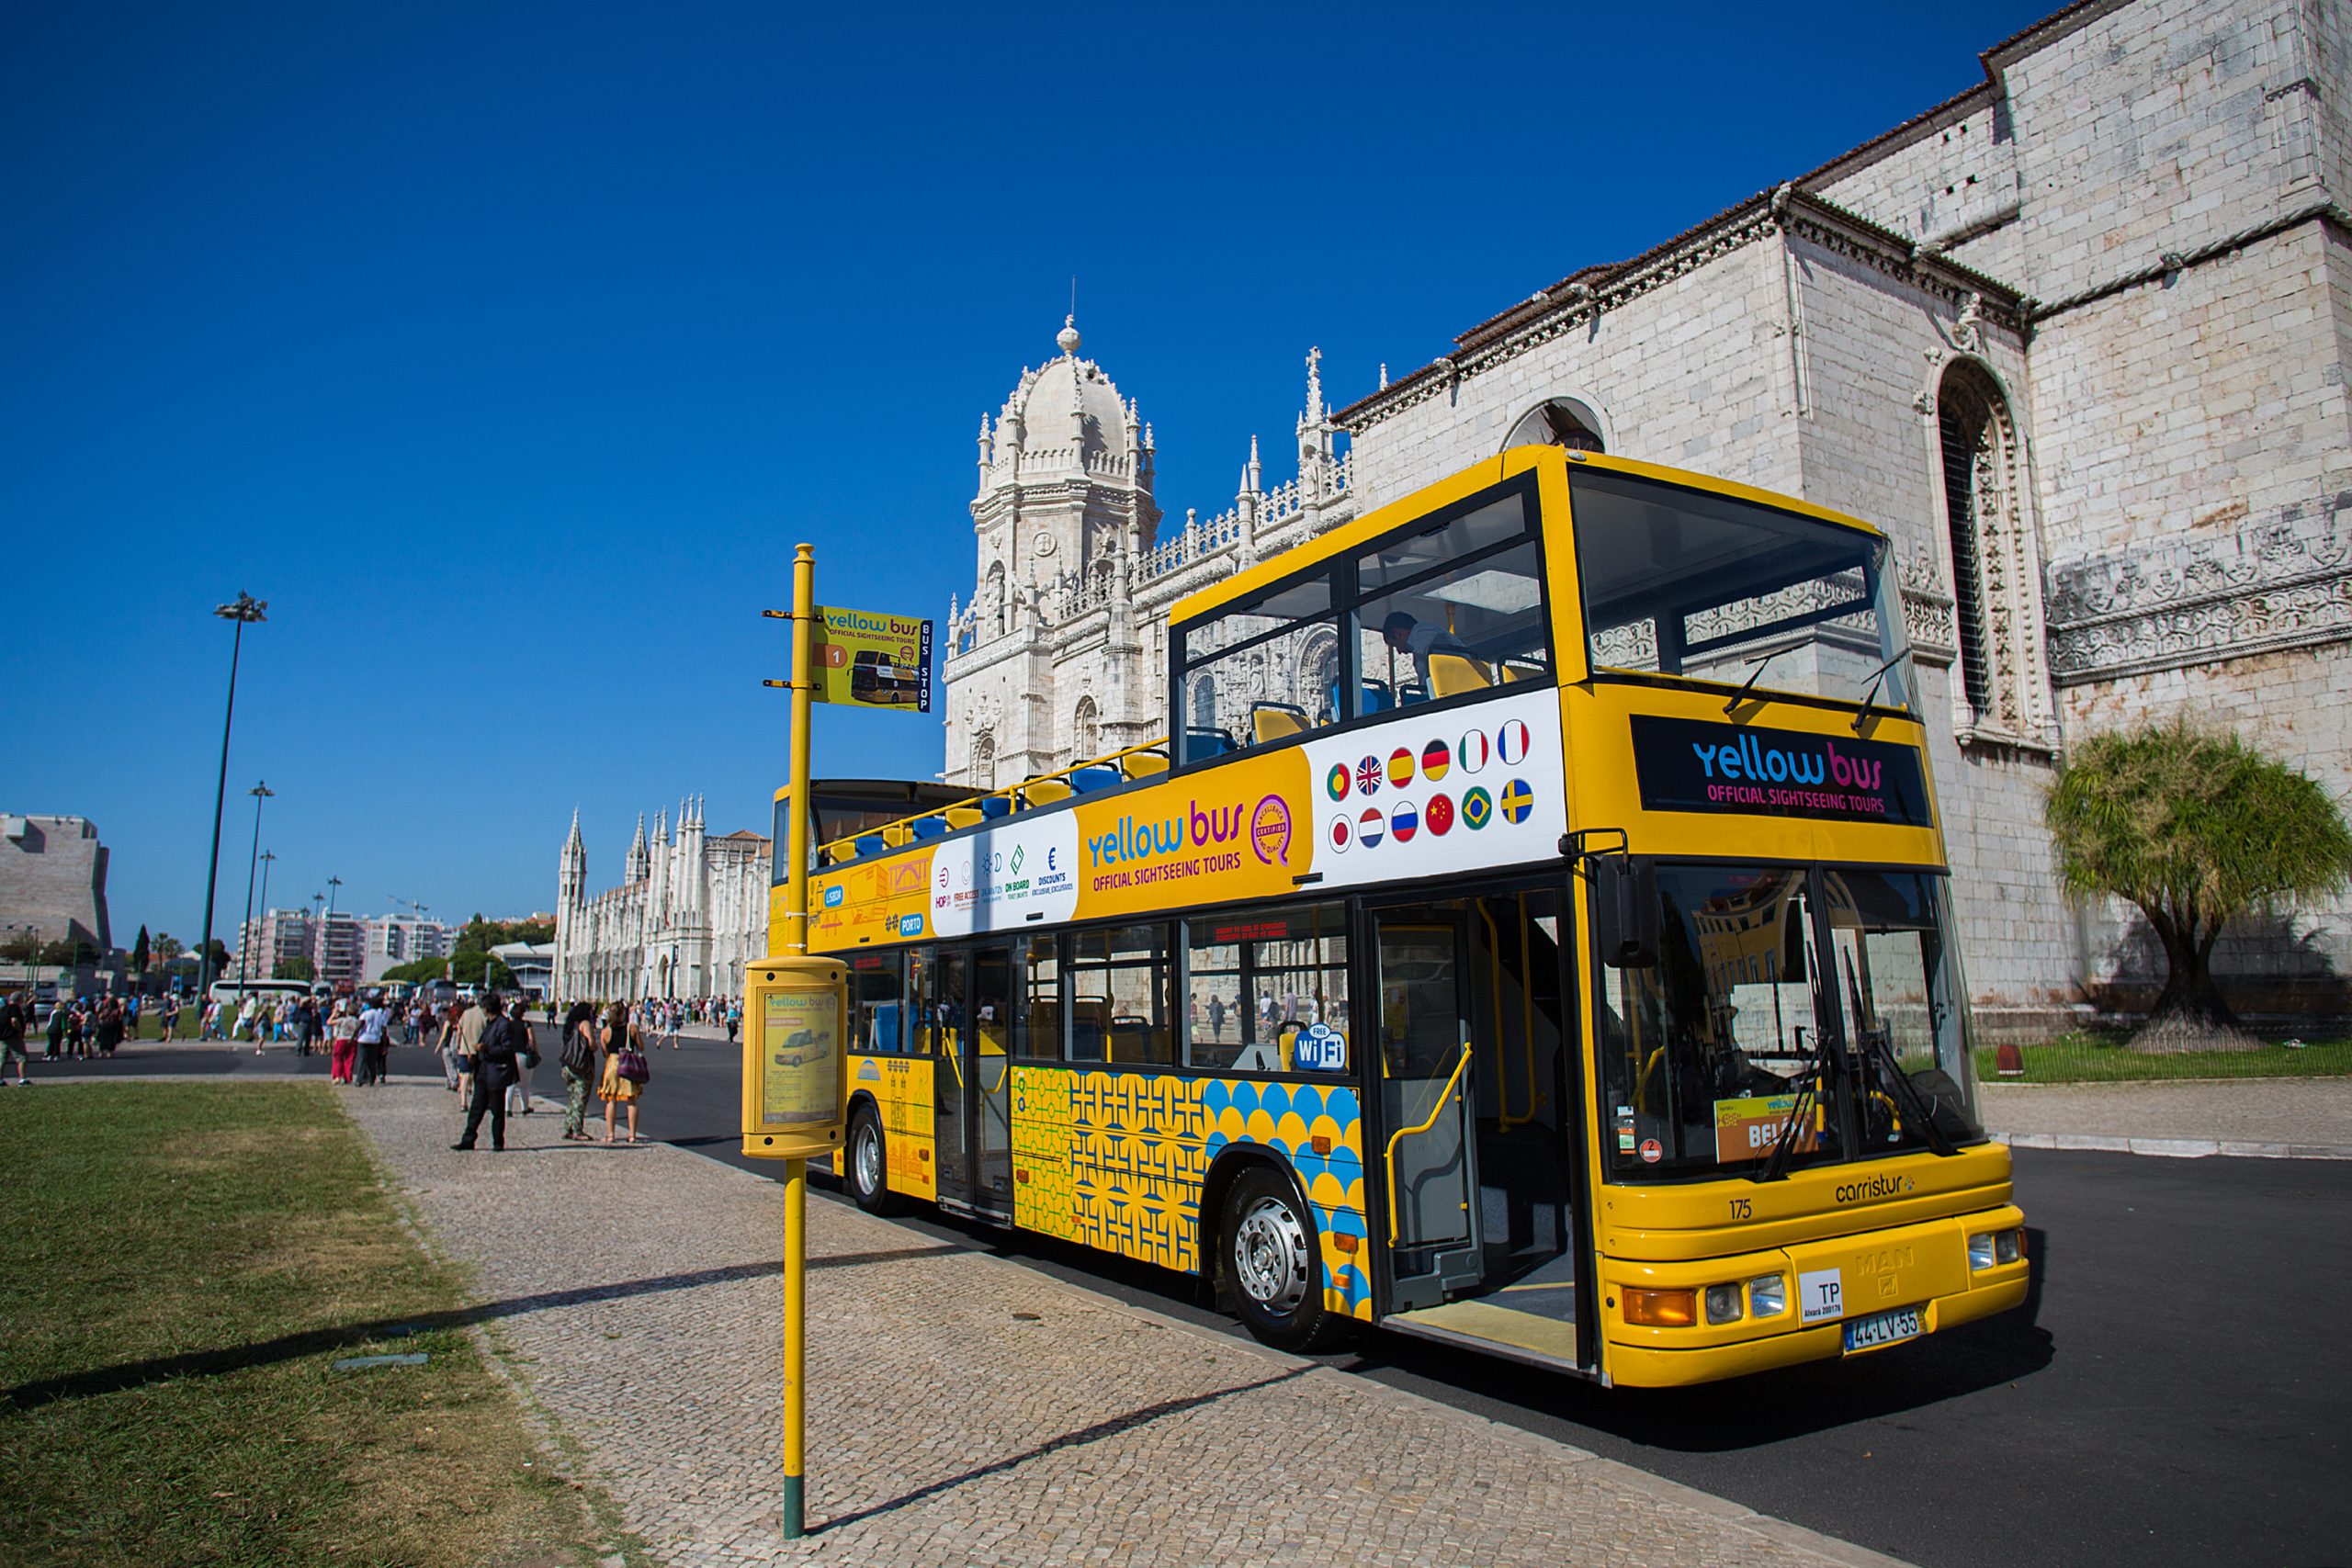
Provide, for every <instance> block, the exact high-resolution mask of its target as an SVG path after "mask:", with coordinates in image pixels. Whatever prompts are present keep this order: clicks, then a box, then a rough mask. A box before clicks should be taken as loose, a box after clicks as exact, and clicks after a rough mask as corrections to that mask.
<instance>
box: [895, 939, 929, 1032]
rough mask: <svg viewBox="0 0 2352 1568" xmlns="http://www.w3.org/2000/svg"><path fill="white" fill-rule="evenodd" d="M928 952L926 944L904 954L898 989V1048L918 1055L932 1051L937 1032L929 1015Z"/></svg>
mask: <svg viewBox="0 0 2352 1568" xmlns="http://www.w3.org/2000/svg"><path fill="white" fill-rule="evenodd" d="M932 965H933V960H932V952H931V949H929V948H927V947H919V948H916V949H915V950H914V951H913V952H911V953H908V954H907V987H906V989H905V990H903V991H901V992H900V993H899V995H900V997H901V998H904V999H903V1000H902V1001H901V1002H900V1003H899V1050H901V1051H908V1052H911V1053H913V1054H914V1055H918V1056H928V1055H931V1054H932V1052H933V1039H934V1037H935V1036H936V1034H937V1020H936V1019H935V1018H934V1017H933V1010H932V997H931V984H932Z"/></svg>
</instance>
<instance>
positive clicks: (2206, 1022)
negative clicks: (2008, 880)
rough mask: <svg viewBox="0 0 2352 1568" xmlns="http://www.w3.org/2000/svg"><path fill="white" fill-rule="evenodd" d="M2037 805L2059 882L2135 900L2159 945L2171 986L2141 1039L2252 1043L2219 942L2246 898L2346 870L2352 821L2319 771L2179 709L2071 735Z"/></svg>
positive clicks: (2141, 1045) (2306, 886) (2325, 889)
mask: <svg viewBox="0 0 2352 1568" xmlns="http://www.w3.org/2000/svg"><path fill="white" fill-rule="evenodd" d="M2043 815H2044V818H2045V819H2046V820H2047V821H2048V823H2049V826H2050V832H2051V836H2052V840H2054V841H2055V844H2056V847H2057V852H2058V876H2059V881H2060V883H2061V885H2062V886H2064V888H2065V890H2066V891H2067V892H2068V893H2069V894H2072V895H2073V896H2075V897H2093V896H2097V895H2100V894H2112V895H2113V896H2115V897H2119V898H2123V899H2127V900H2129V901H2130V902H2131V903H2133V904H2136V905H2138V906H2139V908H2140V912H2141V913H2142V914H2143V915H2144V916H2146V917H2147V921H2148V925H2149V928H2150V929H2151V930H2153V931H2154V932H2155V934H2156V940H2157V941H2158V942H2160V943H2162V944H2163V946H2164V953H2165V984H2164V989H2163V990H2162V991H2161V992H2159V993H2158V994H2157V997H2156V1001H2155V1005H2154V1007H2153V1008H2151V1009H2149V1010H2148V1017H2147V1021H2146V1022H2144V1023H2143V1024H2142V1025H2141V1026H2140V1029H2139V1032H2137V1033H2135V1034H2134V1035H2133V1036H2132V1038H2131V1045H2132V1048H2133V1049H2134V1050H2140V1051H2211V1050H2243V1049H2248V1048H2251V1047H2252V1046H2254V1045H2256V1043H2258V1042H2256V1040H2254V1038H2253V1037H2252V1036H2251V1035H2249V1034H2248V1033H2247V1032H2246V1031H2245V1028H2244V1027H2243V1026H2242V1025H2241V1024H2240V1023H2239V1022H2238V1020H2237V1015H2236V1014H2235V1013H2234V1012H2233V1011H2232V1010H2231V1009H2230V1005H2229V1003H2228V1001H2226V1000H2225V999H2224V998H2222V992H2221V987H2218V986H2216V985H2215V984H2214V983H2213V970H2212V954H2213V943H2214V942H2216V941H2218V940H2219V939H2220V937H2221V934H2222V928H2223V927H2224V926H2226V925H2228V924H2229V922H2230V921H2231V920H2232V919H2234V918H2235V917H2237V916H2238V915H2240V914H2243V913H2245V911H2246V910H2248V909H2250V908H2255V907H2256V906H2260V905H2267V904H2269V903H2272V902H2273V901H2275V900H2278V899H2281V898H2294V897H2310V896H2312V895H2316V894H2322V893H2329V892H2333V891H2334V890H2335V889H2336V888H2338V887H2341V886H2344V884H2345V882H2346V878H2347V877H2352V829H2347V828H2346V825H2345V820H2344V814H2343V812H2342V811H2340V810H2339V809H2338V808H2337V807H2336V804H2335V802H2334V801H2333V800H2331V799H2329V798H2328V796H2327V793H2326V792H2325V791H2324V790H2323V789H2321V788H2320V786H2319V784H2317V783H2316V782H2314V781H2313V780H2312V779H2310V778H2308V777H2306V776H2305V775H2304V774H2302V773H2300V772H2298V771H2296V770H2295V769H2293V768H2291V767H2289V766H2288V765H2287V764H2286V763H2284V762H2280V761H2275V760H2274V759H2272V758H2269V757H2266V756H2264V755H2263V754H2262V753H2261V752H2259V751H2256V750H2254V749H2253V748H2252V747H2250V746H2248V745H2246V744H2245V742H2244V741H2243V740H2241V739H2238V738H2237V737H2235V736H2233V735H2213V734H2208V733H2205V732H2203V731H2201V730H2198V729H2195V728H2191V727H2190V726H2189V725H2188V723H2186V722H2185V721H2175V722H2173V723H2170V724H2151V725H2144V726H2142V727H2141V728H2136V729H2131V730H2124V731H2118V732H2115V733H2111V734H2107V735H2098V736H2093V737H2092V738H2091V739H2088V740H2086V741H2085V742H2083V743H2082V744H2081V745H2080V746H2077V747H2075V749H2074V754H2073V755H2072V756H2071V757H2070V758H2068V760H2067V761H2066V763H2065V765H2064V767H2063V768H2062V769H2061V770H2060V772H2059V774H2058V778H2057V782H2056V783H2055V784H2052V786H2051V789H2050V795H2049V798H2048V800H2047V802H2046V803H2045V806H2044V811H2043Z"/></svg>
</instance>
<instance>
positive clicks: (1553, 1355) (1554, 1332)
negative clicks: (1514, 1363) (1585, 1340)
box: [1380, 1302, 1577, 1371]
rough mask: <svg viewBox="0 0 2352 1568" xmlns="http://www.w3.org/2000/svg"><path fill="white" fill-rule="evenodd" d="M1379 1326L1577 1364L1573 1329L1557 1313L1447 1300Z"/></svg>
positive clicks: (1544, 1360)
mask: <svg viewBox="0 0 2352 1568" xmlns="http://www.w3.org/2000/svg"><path fill="white" fill-rule="evenodd" d="M1380 1321H1381V1323H1382V1325H1383V1326H1385V1327H1388V1328H1396V1329H1401V1330H1402V1331H1404V1332H1405V1333H1407V1334H1414V1335H1419V1336H1420V1337H1422V1338H1425V1339H1441V1340H1444V1341H1447V1342H1449V1343H1452V1344H1456V1345H1467V1346H1470V1347H1472V1348H1476V1349H1481V1350H1486V1351H1488V1352H1490V1353H1495V1354H1499V1355H1505V1356H1510V1357H1511V1358H1512V1359H1515V1360H1521V1361H1534V1362H1536V1363H1538V1364H1540V1365H1543V1366H1549V1367H1565V1368H1566V1369H1568V1370H1569V1371H1576V1370H1577V1327H1576V1325H1575V1324H1573V1323H1570V1322H1566V1321H1564V1320H1563V1319H1560V1318H1556V1317H1546V1316H1543V1315H1539V1314H1535V1313H1532V1312H1517V1311H1514V1310H1513V1309H1511V1308H1510V1307H1507V1306H1497V1305H1496V1304H1495V1303H1492V1302H1448V1303H1445V1304H1444V1305H1443V1306H1433V1307H1423V1308H1421V1309H1420V1310H1419V1311H1418V1312H1404V1313H1397V1314H1392V1315H1390V1316H1388V1317H1385V1318H1383V1319H1381V1320H1380Z"/></svg>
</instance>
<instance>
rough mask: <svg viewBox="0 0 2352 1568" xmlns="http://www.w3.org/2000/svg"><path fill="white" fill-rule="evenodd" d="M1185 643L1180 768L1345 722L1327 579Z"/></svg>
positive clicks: (1290, 587)
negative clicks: (1341, 719) (1184, 764)
mask: <svg viewBox="0 0 2352 1568" xmlns="http://www.w3.org/2000/svg"><path fill="white" fill-rule="evenodd" d="M1182 637H1183V647H1182V671H1181V673H1180V674H1179V677H1178V684H1177V691H1178V692H1179V693H1181V694H1182V702H1180V704H1179V705H1178V707H1179V712H1180V714H1181V716H1182V720H1183V723H1182V725H1181V726H1180V727H1179V728H1180V733H1181V735H1182V740H1183V746H1182V757H1180V758H1179V759H1178V760H1179V761H1199V760H1200V759H1202V758H1204V757H1213V756H1216V755H1219V754H1221V753H1223V752H1226V751H1232V750H1240V749H1242V748H1244V747H1248V746H1256V745H1260V744H1262V743H1266V742H1270V741H1275V740H1285V739H1290V738H1291V737H1293V736H1296V735H1304V734H1306V732H1308V731H1309V730H1314V729H1320V728H1323V727H1324V726H1325V725H1328V724H1332V723H1335V722H1337V721H1338V720H1339V719H1340V717H1341V716H1342V714H1341V710H1340V701H1339V698H1340V631H1339V621H1338V619H1337V617H1336V616H1335V615H1333V613H1332V604H1331V579H1330V575H1329V573H1328V572H1325V573H1321V574H1318V575H1317V576H1314V577H1309V578H1307V579H1306V580H1305V581H1298V582H1292V583H1286V584H1284V585H1283V586H1282V587H1280V588H1277V589H1274V590H1272V592H1267V593H1263V594H1261V595H1259V596H1258V597H1257V598H1255V599H1252V600H1249V601H1247V602H1246V603H1243V604H1237V605H1234V606H1232V607H1230V608H1228V609H1226V610H1224V611H1222V612H1220V613H1219V614H1217V615H1216V616H1215V617H1213V618H1212V619H1209V620H1205V621H1202V622H1200V623H1198V624H1196V625H1193V626H1187V627H1185V628H1184V630H1183V632H1182Z"/></svg>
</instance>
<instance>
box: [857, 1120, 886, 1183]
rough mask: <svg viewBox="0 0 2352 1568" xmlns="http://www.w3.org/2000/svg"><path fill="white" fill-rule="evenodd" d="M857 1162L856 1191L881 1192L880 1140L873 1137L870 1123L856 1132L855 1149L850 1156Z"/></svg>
mask: <svg viewBox="0 0 2352 1568" xmlns="http://www.w3.org/2000/svg"><path fill="white" fill-rule="evenodd" d="M851 1157H853V1158H854V1159H855V1160H856V1161H857V1190H859V1191H860V1192H879V1191H881V1190H882V1140H881V1139H880V1138H878V1137H876V1135H875V1133H874V1128H873V1125H872V1123H870V1122H869V1123H865V1124H863V1125H861V1126H860V1127H859V1128H858V1130H857V1149H856V1152H855V1153H854V1155H853V1156H851Z"/></svg>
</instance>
